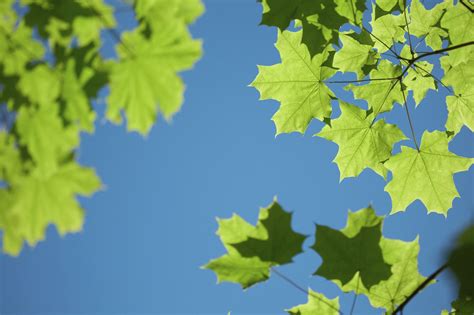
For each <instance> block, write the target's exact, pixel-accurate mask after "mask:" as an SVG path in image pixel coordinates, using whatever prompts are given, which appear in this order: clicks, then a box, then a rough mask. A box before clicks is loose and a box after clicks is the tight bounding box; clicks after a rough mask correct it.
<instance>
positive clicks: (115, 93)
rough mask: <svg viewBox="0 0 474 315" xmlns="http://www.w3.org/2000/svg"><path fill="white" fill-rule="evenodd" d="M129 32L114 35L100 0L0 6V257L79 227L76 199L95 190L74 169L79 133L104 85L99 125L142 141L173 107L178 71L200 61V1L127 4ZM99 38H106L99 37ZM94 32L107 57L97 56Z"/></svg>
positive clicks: (86, 173) (94, 182) (178, 98)
mask: <svg viewBox="0 0 474 315" xmlns="http://www.w3.org/2000/svg"><path fill="white" fill-rule="evenodd" d="M126 8H127V9H129V10H130V12H134V15H135V17H136V21H137V23H136V27H135V28H134V29H132V30H130V31H127V32H124V33H122V34H120V33H118V31H117V23H116V20H115V17H114V8H113V7H112V6H110V5H108V4H106V3H105V2H104V1H103V0H68V1H63V0H20V1H19V3H18V2H16V1H14V0H2V1H1V3H0V14H1V16H0V110H1V115H2V116H1V119H2V120H1V127H2V128H1V130H0V183H1V186H0V229H1V230H3V249H4V251H5V252H7V253H9V254H12V255H17V254H18V253H19V252H20V251H21V248H22V246H23V243H24V242H25V241H26V242H27V243H28V244H30V245H34V244H36V243H37V242H38V241H40V240H42V239H43V238H44V237H45V230H46V228H47V226H48V225H49V224H54V225H55V226H56V228H57V230H58V231H59V233H60V234H64V233H67V232H75V231H78V230H80V229H81V227H82V224H83V217H84V214H83V209H81V207H80V204H79V203H78V201H77V197H78V196H89V195H91V194H93V193H94V192H95V191H97V190H98V189H100V187H101V182H100V180H99V178H98V177H97V176H96V175H95V172H94V170H92V169H90V168H86V167H83V166H81V165H79V164H78V163H77V161H76V149H77V148H78V146H79V142H80V133H81V132H89V133H93V132H94V124H95V120H96V113H95V111H94V109H93V106H92V104H93V101H94V100H96V99H97V96H98V93H99V91H100V90H102V89H103V88H105V87H108V89H109V91H110V93H109V95H108V99H107V108H106V117H107V119H109V120H110V121H112V122H114V123H120V122H121V120H122V113H123V112H124V114H125V116H126V118H127V125H128V129H129V130H134V131H138V132H140V133H141V134H146V133H148V131H149V130H150V128H151V126H152V125H153V123H154V122H155V120H156V118H157V115H158V114H159V113H161V114H162V115H163V116H164V117H165V118H166V119H170V118H171V117H172V116H173V114H174V113H176V112H177V111H178V110H179V109H180V106H181V104H182V102H183V92H184V84H183V82H182V80H181V79H180V77H179V75H178V73H179V72H180V71H183V70H186V69H189V68H191V67H192V66H193V64H194V63H195V62H196V61H197V60H198V59H199V58H200V56H201V43H200V41H198V40H194V39H193V38H192V37H191V35H190V33H189V31H188V25H189V24H190V23H192V22H193V21H194V20H195V19H196V18H197V17H198V16H199V15H201V14H202V12H203V10H204V7H203V5H202V3H201V1H200V0H174V1H164V0H155V1H151V0H134V1H133V3H131V4H130V5H127V6H126ZM104 32H107V33H104ZM104 34H108V35H109V36H110V37H111V38H113V39H114V40H116V42H117V44H116V47H115V48H116V54H117V56H116V58H105V56H103V54H102V51H103V50H102V48H103V47H102V45H103V41H102V39H103V38H104V36H107V35H104Z"/></svg>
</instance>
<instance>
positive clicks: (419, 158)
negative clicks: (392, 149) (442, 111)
mask: <svg viewBox="0 0 474 315" xmlns="http://www.w3.org/2000/svg"><path fill="white" fill-rule="evenodd" d="M473 163H474V159H473V158H466V157H461V156H458V155H456V154H453V153H451V152H449V150H448V138H447V136H446V134H445V133H444V132H441V131H434V132H428V131H425V132H424V133H423V137H422V139H421V145H420V150H419V151H417V150H416V149H412V148H409V147H406V146H402V151H401V153H399V154H397V155H395V156H393V157H391V158H390V159H389V160H388V161H387V162H385V164H384V165H385V167H387V168H388V169H389V170H390V171H391V172H392V174H393V178H392V180H391V181H390V182H389V183H388V184H387V185H386V186H385V191H387V192H388V193H389V194H390V198H391V199H392V212H391V213H396V212H399V211H404V210H405V209H406V208H407V207H408V205H410V204H411V203H412V202H413V201H415V200H417V199H419V200H421V202H423V204H424V205H425V206H426V208H427V209H428V213H429V212H436V213H441V214H444V215H445V216H446V215H447V213H448V210H449V209H450V208H451V206H452V202H453V199H454V198H456V197H459V194H458V191H457V190H456V186H455V185H454V180H453V175H454V174H455V173H458V172H462V171H466V170H468V169H469V167H470V166H471V165H472V164H473Z"/></svg>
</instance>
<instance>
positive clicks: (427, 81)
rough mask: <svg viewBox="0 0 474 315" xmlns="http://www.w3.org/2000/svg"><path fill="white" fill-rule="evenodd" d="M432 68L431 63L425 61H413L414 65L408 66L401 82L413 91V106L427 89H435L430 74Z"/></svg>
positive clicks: (421, 98) (420, 99)
mask: <svg viewBox="0 0 474 315" xmlns="http://www.w3.org/2000/svg"><path fill="white" fill-rule="evenodd" d="M405 47H408V46H405ZM432 70H433V65H432V64H431V63H429V62H427V61H421V62H415V63H414V67H413V68H409V69H408V71H407V75H406V76H405V77H404V78H403V84H404V85H405V86H406V87H407V88H408V90H411V91H413V99H414V100H415V106H418V105H419V104H420V103H421V101H422V100H423V99H424V98H425V96H426V93H428V91H429V90H436V83H435V80H434V79H433V77H432V76H431V71H432Z"/></svg>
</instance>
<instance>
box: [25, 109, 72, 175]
mask: <svg viewBox="0 0 474 315" xmlns="http://www.w3.org/2000/svg"><path fill="white" fill-rule="evenodd" d="M16 126H17V128H18V133H19V135H20V137H21V138H20V143H21V144H22V145H24V146H26V148H27V149H28V153H29V154H30V155H31V157H32V158H33V161H34V162H35V163H36V166H37V168H38V171H41V172H42V173H43V174H45V175H46V174H50V173H52V172H54V171H55V170H56V168H57V167H58V163H59V161H60V160H61V159H64V158H65V157H66V155H68V154H70V151H71V150H72V149H73V148H74V147H75V146H77V144H78V143H79V135H78V132H77V128H76V127H75V126H69V127H66V128H65V127H64V126H63V123H62V121H61V119H60V116H59V115H58V106H57V105H56V104H54V103H53V104H50V105H48V106H46V105H45V106H40V107H30V108H27V107H22V108H20V110H19V111H18V117H17V121H16Z"/></svg>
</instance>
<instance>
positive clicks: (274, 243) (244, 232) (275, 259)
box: [203, 201, 306, 289]
mask: <svg viewBox="0 0 474 315" xmlns="http://www.w3.org/2000/svg"><path fill="white" fill-rule="evenodd" d="M218 224H219V229H218V230H217V235H218V236H219V237H220V239H221V241H222V243H223V244H224V247H225V248H226V249H227V254H225V255H223V256H221V257H219V258H217V259H213V260H211V261H210V262H209V263H208V264H206V265H205V266H203V268H204V269H211V270H213V271H214V272H215V273H216V275H217V278H218V281H219V282H221V281H229V282H235V283H239V284H241V285H242V287H243V288H244V289H245V288H248V287H250V286H252V285H254V284H256V283H258V282H262V281H265V280H267V279H268V277H269V276H270V268H271V267H273V266H276V265H280V264H286V263H289V262H291V261H292V258H293V256H295V255H297V254H298V253H300V252H302V249H301V246H302V244H303V241H304V240H305V238H306V237H305V236H303V235H301V234H298V233H295V232H293V231H292V230H291V214H289V213H287V212H285V211H284V210H283V209H282V208H281V207H280V205H279V204H278V203H277V202H276V201H274V202H273V203H272V204H271V205H270V206H268V207H267V208H261V209H260V214H259V220H258V223H257V225H256V226H253V225H251V224H249V223H247V222H246V221H245V220H244V219H242V218H241V217H239V216H238V215H235V214H234V215H233V216H232V217H231V218H230V219H218Z"/></svg>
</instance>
